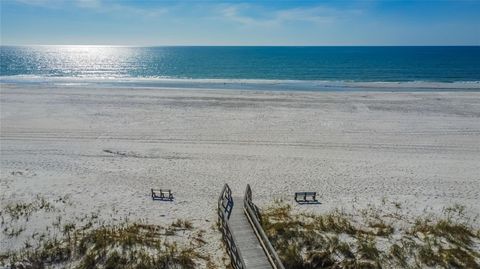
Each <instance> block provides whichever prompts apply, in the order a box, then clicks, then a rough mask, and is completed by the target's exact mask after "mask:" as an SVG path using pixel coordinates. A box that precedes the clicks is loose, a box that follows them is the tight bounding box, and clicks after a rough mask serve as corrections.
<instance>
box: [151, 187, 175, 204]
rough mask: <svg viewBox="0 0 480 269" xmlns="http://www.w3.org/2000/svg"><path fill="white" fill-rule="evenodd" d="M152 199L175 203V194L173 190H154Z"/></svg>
mask: <svg viewBox="0 0 480 269" xmlns="http://www.w3.org/2000/svg"><path fill="white" fill-rule="evenodd" d="M152 199H153V200H162V201H173V193H172V191H171V190H164V189H152Z"/></svg>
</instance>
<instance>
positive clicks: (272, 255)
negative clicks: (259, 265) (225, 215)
mask: <svg viewBox="0 0 480 269" xmlns="http://www.w3.org/2000/svg"><path fill="white" fill-rule="evenodd" d="M243 207H244V210H245V214H246V215H247V218H248V220H249V221H250V224H251V225H252V227H253V230H254V231H255V234H256V235H257V237H258V239H259V241H260V244H261V245H262V248H263V250H264V251H265V253H266V254H267V257H268V260H269V261H270V264H271V265H272V266H273V268H274V269H285V267H283V264H282V261H280V258H279V257H278V255H277V252H276V251H275V249H274V248H273V246H272V244H271V243H270V240H268V237H267V235H266V234H265V232H264V231H263V228H262V225H261V215H260V211H259V210H258V207H257V206H256V205H255V204H254V203H253V201H252V189H251V188H250V185H248V184H247V189H246V190H245V196H244V198H243Z"/></svg>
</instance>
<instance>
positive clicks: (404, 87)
mask: <svg viewBox="0 0 480 269" xmlns="http://www.w3.org/2000/svg"><path fill="white" fill-rule="evenodd" d="M0 83H8V84H50V85H53V86H78V87H80V86H96V87H124V86H125V87H132V88H135V87H159V88H161V87H169V88H211V89H257V90H306V91H337V90H338V91H342V90H344V91H351V90H365V91H368V90H374V91H375V90H377V91H378V90H387V91H390V90H393V91H395V90H399V91H409V90H412V91H418V90H428V91H435V90H440V91H441V90H469V91H471V90H473V91H476V90H480V81H455V82H435V81H402V82H389V81H328V80H269V79H217V78H205V79H203V78H202V79H198V78H172V77H128V76H101V77H90V76H88V77H80V76H76V77H49V76H39V75H16V76H0Z"/></svg>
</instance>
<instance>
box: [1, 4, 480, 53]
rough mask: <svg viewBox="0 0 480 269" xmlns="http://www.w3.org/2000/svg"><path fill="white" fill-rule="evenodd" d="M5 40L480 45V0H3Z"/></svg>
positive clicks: (16, 42)
mask: <svg viewBox="0 0 480 269" xmlns="http://www.w3.org/2000/svg"><path fill="white" fill-rule="evenodd" d="M0 3H1V6H0V9H1V18H0V22H1V26H0V27H1V28H0V29H1V33H0V38H1V40H0V44H2V45H130V46H170V45H289V46H316V45H318V46H324V45H347V46H349V45H480V0H416V1H415V0H410V1H401V0H362V1H348V0H334V1H329V0H324V1H300V0H297V1H288V0H277V1H261V0H258V1H213V0H212V1H193V0H190V1H187V0H183V1H182V0H179V1H161V0H157V1H154V0H144V1H141V0H137V1H134V0H0Z"/></svg>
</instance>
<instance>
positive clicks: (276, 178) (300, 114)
mask: <svg viewBox="0 0 480 269" xmlns="http://www.w3.org/2000/svg"><path fill="white" fill-rule="evenodd" d="M0 93H1V95H0V101H1V103H0V105H1V115H0V124H1V130H0V138H1V140H0V142H1V151H0V153H1V156H0V161H1V162H0V170H1V174H0V189H1V191H0V204H1V205H2V206H3V205H7V204H9V203H17V202H22V201H31V200H33V199H35V196H36V195H41V196H42V197H45V198H46V199H49V200H52V201H53V200H55V199H58V198H59V197H65V196H67V197H68V203H66V204H65V205H64V206H62V207H61V212H60V213H58V212H57V213H41V212H40V213H38V214H34V215H32V216H31V218H30V220H29V221H28V222H26V223H24V224H22V225H25V231H23V232H22V233H21V234H20V236H18V237H16V238H10V237H8V236H5V235H4V234H2V233H0V249H2V250H10V249H15V248H19V247H21V246H22V245H23V242H24V241H25V240H26V239H27V238H29V237H30V236H31V235H32V234H33V233H35V232H36V231H38V230H42V229H45V226H48V225H51V223H52V222H53V221H55V218H56V216H57V215H58V214H61V215H62V218H63V219H66V220H68V219H74V218H75V216H82V215H86V214H90V213H91V212H98V215H99V218H101V219H104V220H105V222H106V223H115V222H120V221H124V220H125V219H129V220H144V221H145V222H148V223H153V224H164V223H171V222H172V221H174V220H175V219H178V218H181V219H189V220H192V221H193V224H194V225H195V226H196V227H202V228H203V229H205V230H206V237H207V239H208V240H207V242H208V248H207V249H205V250H204V251H206V252H217V253H218V256H219V257H220V256H221V255H223V254H222V252H221V251H219V250H220V249H222V245H221V235H220V233H219V232H218V230H216V228H215V223H216V218H217V215H216V211H215V210H216V206H217V204H216V201H217V198H218V195H219V192H220V190H221V188H222V186H223V184H225V183H228V184H229V185H230V186H231V187H232V190H233V192H234V195H235V196H242V195H243V192H244V189H245V187H246V184H250V185H251V186H252V189H253V195H254V200H255V202H256V203H257V204H258V205H259V206H260V207H262V206H265V205H267V204H270V203H273V202H274V200H275V199H283V200H285V201H287V202H289V203H292V205H295V204H294V203H293V193H294V192H295V191H317V192H318V193H319V200H320V202H321V204H319V205H306V206H299V205H295V210H307V211H316V212H326V211H329V210H331V209H334V208H344V209H345V210H347V211H348V210H354V209H353V208H352V206H354V207H355V208H361V207H362V206H366V205H367V204H369V203H370V204H380V201H381V200H382V199H384V198H386V199H388V200H389V201H397V202H399V203H401V204H402V207H401V210H402V213H404V214H406V215H411V216H418V215H422V214H426V213H432V212H433V213H435V212H440V211H441V210H442V208H444V207H446V206H451V205H454V204H461V205H465V206H466V214H467V215H469V216H471V217H472V218H474V217H476V216H477V215H478V214H479V213H480V94H479V93H478V92H416V93H414V92H396V93H393V92H291V91H290V92H286V91H285V92H282V91H270V92H261V91H236V90H225V91H223V90H198V89H191V90H175V89H166V88H164V89H153V88H145V89H138V88H137V89H128V88H88V87H83V88H82V87H68V86H62V87H60V86H57V87H36V86H35V87H34V86H28V85H24V86H21V87H20V86H15V85H7V84H4V85H1V92H0ZM150 188H170V189H172V190H173V192H174V195H175V200H174V202H161V201H152V199H151V198H150ZM477 224H478V222H477ZM478 226H480V224H479V225H478Z"/></svg>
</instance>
